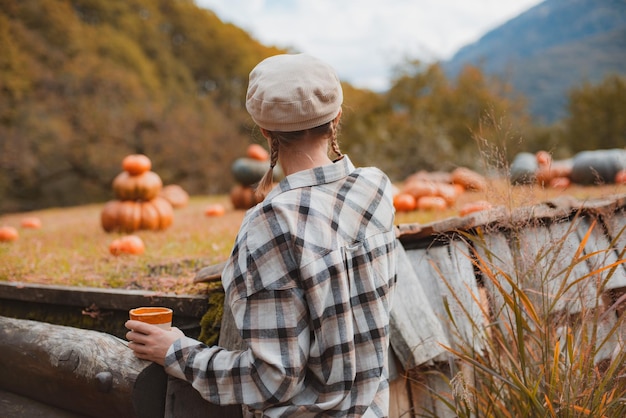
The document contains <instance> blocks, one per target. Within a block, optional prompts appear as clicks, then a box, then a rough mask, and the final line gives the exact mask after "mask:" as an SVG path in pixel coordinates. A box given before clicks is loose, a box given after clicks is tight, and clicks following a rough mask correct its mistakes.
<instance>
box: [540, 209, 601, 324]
mask: <svg viewBox="0 0 626 418" xmlns="http://www.w3.org/2000/svg"><path fill="white" fill-rule="evenodd" d="M583 219H584V218H577V217H574V218H573V219H571V220H570V221H569V222H555V223H553V224H551V225H550V226H549V227H548V230H549V231H550V237H551V241H552V249H551V250H549V251H548V257H547V259H546V261H548V262H549V261H553V262H554V264H553V267H552V268H551V273H553V274H554V276H553V277H552V279H551V289H552V290H551V291H552V292H553V293H552V294H553V295H555V297H557V298H558V301H557V304H556V306H555V309H556V310H557V311H563V312H565V311H567V312H569V313H570V314H573V313H579V312H581V311H582V310H583V307H584V308H585V309H594V308H596V307H597V306H598V302H599V300H598V294H597V284H596V283H595V282H592V279H591V278H586V279H583V278H585V277H586V276H587V275H588V274H589V266H588V265H587V264H585V263H581V262H576V260H575V257H576V252H577V251H578V250H579V248H580V246H581V240H580V237H579V236H578V234H577V230H578V228H579V225H580V222H581V221H582V220H583ZM550 259H551V260H550ZM581 279H583V280H582V281H581ZM566 286H568V287H569V288H568V289H567V290H566V291H565V293H563V294H562V295H561V296H557V294H558V293H557V292H559V290H557V289H561V288H562V289H565V287H566Z"/></svg>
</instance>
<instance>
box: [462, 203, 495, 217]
mask: <svg viewBox="0 0 626 418" xmlns="http://www.w3.org/2000/svg"><path fill="white" fill-rule="evenodd" d="M492 207H493V205H492V204H491V202H488V201H487V200H476V201H474V202H468V203H466V204H464V205H463V206H461V208H460V209H459V215H461V216H465V215H469V214H470V213H474V212H479V211H481V210H487V209H491V208H492Z"/></svg>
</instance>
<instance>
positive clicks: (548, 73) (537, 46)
mask: <svg viewBox="0 0 626 418" xmlns="http://www.w3.org/2000/svg"><path fill="white" fill-rule="evenodd" d="M468 64H470V65H475V66H479V67H480V68H481V69H482V70H483V71H484V72H485V73H488V74H492V75H497V76H500V77H501V78H503V79H504V80H506V81H508V82H510V83H511V84H512V86H513V87H514V88H515V90H516V91H518V92H520V93H523V94H524V95H525V96H526V98H527V99H528V105H529V109H528V110H529V112H530V114H531V115H532V116H533V117H534V118H535V119H536V120H537V121H538V122H541V123H553V122H555V121H557V120H559V119H561V118H563V117H564V116H566V105H567V100H568V92H569V91H570V89H572V88H574V87H577V86H580V85H582V84H583V83H585V82H589V83H597V82H599V81H601V80H602V79H603V78H604V77H605V76H607V75H608V74H615V73H617V74H623V75H626V0H546V1H544V2H543V3H540V4H538V5H537V6H535V7H533V8H531V9H529V10H527V11H526V12H524V13H522V14H520V15H519V16H517V17H516V18H514V19H512V20H510V21H508V22H507V23H505V24H503V25H501V26H500V27H498V28H496V29H494V30H492V31H490V32H488V33H487V34H485V35H484V36H483V37H482V38H481V39H479V40H478V41H477V42H475V43H473V44H470V45H467V46H465V47H463V48H461V49H460V50H459V51H458V52H457V53H456V54H455V55H454V56H453V57H452V58H451V59H450V60H449V61H446V62H444V63H442V66H443V68H444V70H445V72H446V74H448V75H449V76H450V77H454V76H455V75H456V74H458V72H459V71H460V69H461V68H462V67H463V66H465V65H468Z"/></svg>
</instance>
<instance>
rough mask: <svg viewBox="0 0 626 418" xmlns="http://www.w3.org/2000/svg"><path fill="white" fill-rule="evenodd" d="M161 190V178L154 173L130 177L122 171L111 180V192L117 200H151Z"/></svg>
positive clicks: (149, 172)
mask: <svg viewBox="0 0 626 418" xmlns="http://www.w3.org/2000/svg"><path fill="white" fill-rule="evenodd" d="M162 189H163V181H162V180H161V177H160V176H159V175H158V174H157V173H155V172H154V171H146V172H144V173H142V174H138V175H131V174H130V173H129V172H128V171H122V172H121V173H120V174H118V175H117V176H116V177H115V179H114V180H113V192H114V193H115V197H116V198H118V199H119V200H151V199H154V198H155V197H157V196H158V195H159V193H160V192H161V190H162Z"/></svg>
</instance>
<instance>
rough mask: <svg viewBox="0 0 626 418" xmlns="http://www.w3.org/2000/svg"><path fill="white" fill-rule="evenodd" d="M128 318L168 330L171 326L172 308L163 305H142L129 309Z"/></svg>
mask: <svg viewBox="0 0 626 418" xmlns="http://www.w3.org/2000/svg"><path fill="white" fill-rule="evenodd" d="M129 314H130V319H133V320H135V321H141V322H145V323H147V324H152V325H156V326H157V327H159V328H163V329H165V330H170V329H171V327H172V310H171V309H170V308H163V307H142V308H134V309H131V310H130V311H129Z"/></svg>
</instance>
